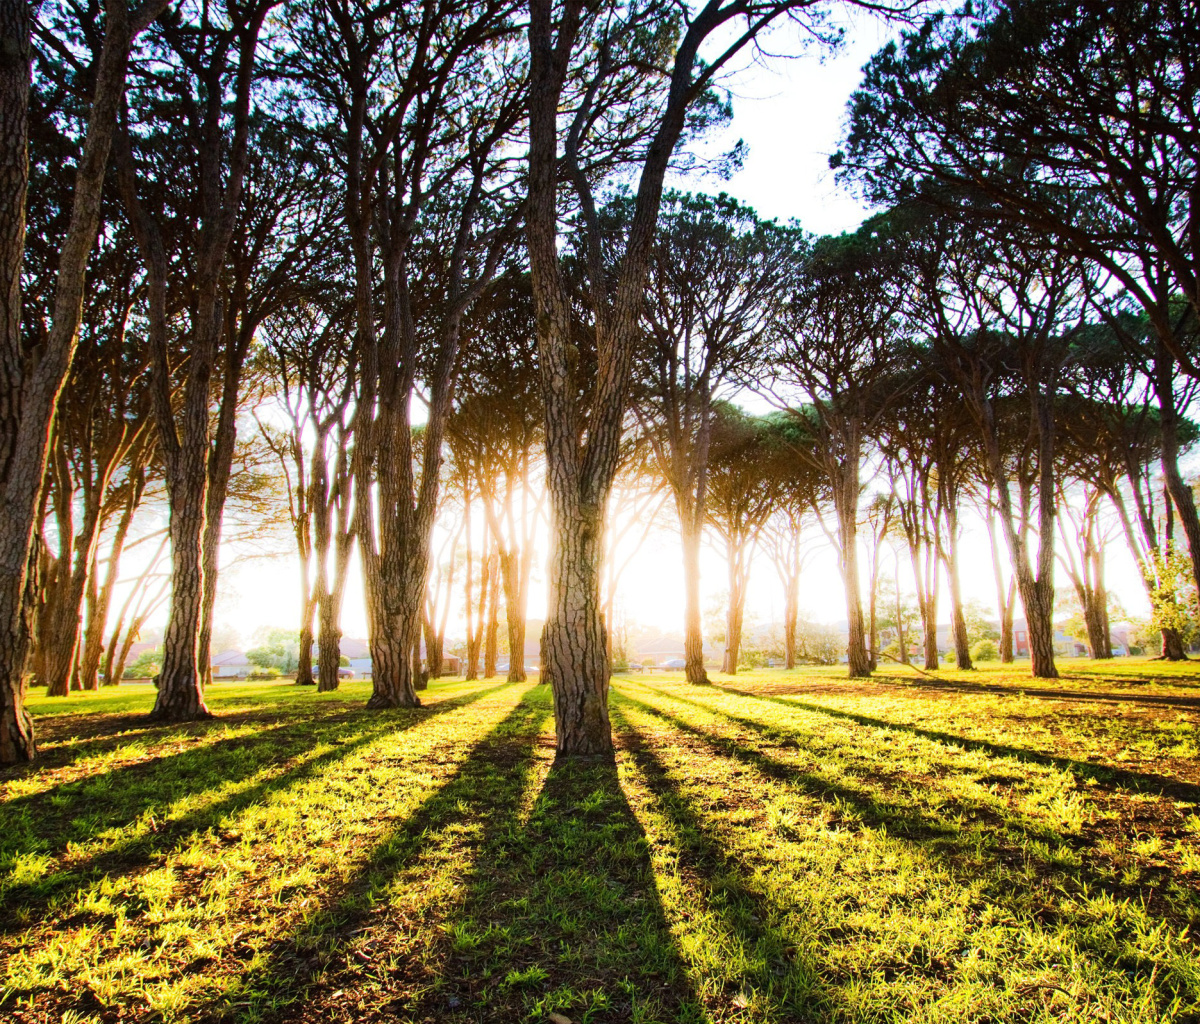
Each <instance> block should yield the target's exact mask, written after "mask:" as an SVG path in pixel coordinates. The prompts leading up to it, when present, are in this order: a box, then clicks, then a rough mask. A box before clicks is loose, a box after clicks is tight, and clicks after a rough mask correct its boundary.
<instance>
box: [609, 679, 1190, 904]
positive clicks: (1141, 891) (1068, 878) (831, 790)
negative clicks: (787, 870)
mask: <svg viewBox="0 0 1200 1024" xmlns="http://www.w3.org/2000/svg"><path fill="white" fill-rule="evenodd" d="M656 692H659V693H661V691H656ZM619 696H620V699H621V700H623V701H627V702H628V703H630V704H632V705H634V706H636V707H638V708H639V709H641V710H642V711H643V712H644V713H645V714H648V715H651V716H653V717H655V718H658V719H659V720H661V721H663V722H665V723H667V724H668V725H669V726H671V728H673V729H676V730H678V731H679V732H681V733H683V734H685V735H687V736H691V737H694V738H695V739H697V740H699V741H700V742H702V743H703V744H705V745H706V746H707V747H709V749H711V750H713V751H714V752H716V753H718V754H722V755H724V756H726V757H731V758H733V759H734V760H737V761H740V762H742V763H743V764H747V765H750V766H752V767H754V768H756V769H757V770H758V771H760V772H762V773H763V774H764V775H766V776H767V777H768V778H771V779H774V780H775V781H777V782H782V783H784V784H786V785H790V786H793V787H795V788H797V789H799V790H800V791H801V792H804V793H806V794H808V795H810V796H815V797H817V798H818V799H821V800H827V801H828V800H832V801H835V802H836V803H838V804H840V805H842V806H845V807H847V808H849V809H850V810H851V811H852V813H853V815H854V816H857V817H858V818H859V819H860V820H861V821H862V822H863V823H864V824H866V825H869V826H871V827H873V828H880V827H882V828H885V829H886V830H887V832H888V833H890V834H892V835H893V836H896V837H899V838H901V839H903V841H905V842H910V843H913V844H915V845H918V846H921V847H924V848H927V849H929V850H930V851H931V852H933V853H936V855H937V856H938V857H939V858H940V859H941V860H942V862H943V863H944V864H945V865H946V867H947V868H948V869H949V870H950V871H951V872H952V873H953V874H954V875H955V876H956V877H957V878H958V879H959V880H960V881H961V882H963V884H969V883H970V882H972V881H975V880H977V879H978V878H979V877H980V869H979V862H980V861H981V860H983V858H984V857H987V858H989V859H990V860H991V862H992V864H994V865H1004V866H1005V867H1011V866H1013V865H1017V864H1020V863H1021V862H1022V861H1023V860H1024V859H1025V857H1026V856H1027V855H1028V854H1027V851H1025V850H1022V849H1020V848H1017V847H1015V846H1014V845H1013V844H1011V843H1007V842H1005V841H1004V837H1003V833H1002V832H1001V830H1000V829H997V828H988V827H982V826H984V825H986V822H976V823H974V825H975V827H973V828H971V829H966V830H964V829H961V828H958V827H954V826H952V825H950V824H948V823H947V822H946V821H944V820H943V819H942V818H941V817H940V816H938V815H936V814H933V813H930V812H927V811H923V810H921V809H920V808H918V807H913V806H911V805H907V806H906V805H902V804H896V803H893V802H890V801H887V800H881V799H877V797H876V795H875V794H873V793H871V792H870V791H869V790H864V789H860V788H858V787H854V786H848V785H846V784H845V783H842V782H837V781H834V780H831V779H827V778H825V777H823V776H821V775H818V774H816V773H813V772H809V771H805V770H803V769H801V768H797V767H796V766H795V765H792V764H788V763H786V762H784V761H780V760H778V759H776V758H773V757H771V756H769V755H768V754H765V753H763V752H762V751H760V750H755V749H753V748H749V747H745V746H742V745H741V744H739V743H738V742H736V741H735V740H732V739H729V738H727V737H722V736H719V735H715V734H713V733H710V732H708V731H706V730H704V729H701V728H699V727H697V726H694V725H691V724H689V723H688V722H685V721H683V720H682V719H680V718H678V717H676V716H674V715H672V714H670V713H669V712H667V711H664V710H663V709H661V708H658V707H655V706H654V705H652V704H647V703H646V702H645V701H640V700H638V699H637V698H635V697H631V696H630V695H629V694H626V693H622V694H620V695H619ZM662 696H665V697H667V699H680V698H674V697H673V696H672V695H668V694H662ZM685 702H687V703H693V704H696V706H698V707H701V708H703V709H704V710H705V711H708V712H710V713H713V714H716V715H719V716H721V717H725V718H727V719H730V720H735V721H737V722H738V723H739V724H744V725H746V726H747V727H750V728H753V729H755V730H756V731H758V732H759V733H760V734H764V733H768V732H771V731H773V730H771V727H769V726H766V725H764V724H763V723H756V722H754V721H753V720H752V719H742V718H735V717H734V716H732V715H729V714H726V713H725V712H722V711H719V710H718V709H716V708H712V707H710V706H706V705H703V704H700V703H698V702H695V701H685ZM774 731H777V730H774ZM993 813H994V812H993ZM1005 826H1006V827H1007V828H1008V829H1009V830H1015V831H1017V832H1021V833H1023V834H1025V835H1026V836H1028V837H1029V838H1031V839H1038V840H1043V841H1044V840H1045V839H1046V838H1047V835H1046V834H1042V833H1039V832H1037V831H1034V830H1032V829H1029V828H1025V827H1023V826H1021V825H1019V824H1018V823H1016V822H1012V821H1008V822H1005ZM1052 837H1053V838H1054V839H1055V840H1056V841H1058V842H1066V841H1067V840H1068V839H1069V837H1064V836H1062V835H1060V834H1059V833H1052ZM1070 845H1073V846H1074V847H1075V848H1076V849H1080V847H1081V844H1079V843H1073V844H1070ZM1084 848H1085V852H1087V851H1086V844H1085V846H1084ZM1039 870H1040V871H1041V872H1042V873H1043V874H1045V875H1047V876H1050V877H1052V878H1053V879H1054V880H1055V884H1056V885H1057V886H1058V887H1059V888H1061V889H1062V890H1064V891H1072V892H1074V891H1079V890H1080V888H1081V883H1082V884H1083V885H1085V886H1088V887H1092V888H1094V889H1099V890H1102V891H1104V892H1107V893H1110V894H1113V895H1115V896H1118V897H1120V898H1125V897H1128V896H1131V895H1132V896H1134V897H1136V898H1138V899H1141V900H1142V901H1143V902H1144V903H1146V904H1147V906H1149V905H1150V903H1151V902H1153V904H1154V909H1155V912H1156V913H1158V914H1159V915H1160V916H1163V917H1169V918H1175V917H1178V916H1179V915H1178V913H1177V912H1176V911H1175V910H1174V909H1173V908H1171V907H1170V905H1169V904H1168V903H1165V902H1164V901H1163V900H1162V899H1161V893H1157V892H1156V890H1157V889H1159V888H1161V887H1160V886H1158V885H1157V884H1152V885H1151V886H1150V887H1149V889H1148V890H1147V889H1145V888H1143V887H1142V886H1139V885H1133V886H1122V885H1120V884H1118V883H1116V882H1115V881H1114V880H1113V879H1112V878H1111V877H1105V876H1103V875H1102V874H1100V872H1098V871H1096V870H1095V869H1093V868H1092V867H1091V866H1090V865H1089V864H1088V863H1087V861H1086V860H1085V861H1084V863H1083V864H1082V865H1080V866H1077V867H1072V868H1070V869H1067V868H1062V867H1059V866H1057V865H1053V864H1048V863H1045V862H1042V863H1040V864H1039ZM989 891H990V892H991V898H992V899H994V900H995V901H996V902H997V903H999V904H1002V905H1008V904H1009V903H1011V902H1012V901H1013V899H1014V893H1013V892H1012V891H1011V890H1009V889H1006V888H1003V887H997V886H996V885H995V884H994V883H991V882H989Z"/></svg>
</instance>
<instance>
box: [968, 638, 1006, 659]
mask: <svg viewBox="0 0 1200 1024" xmlns="http://www.w3.org/2000/svg"><path fill="white" fill-rule="evenodd" d="M971 660H972V661H999V660H1000V648H998V647H997V646H996V642H995V641H994V640H980V641H979V643H977V644H976V645H975V646H974V647H972V648H971Z"/></svg>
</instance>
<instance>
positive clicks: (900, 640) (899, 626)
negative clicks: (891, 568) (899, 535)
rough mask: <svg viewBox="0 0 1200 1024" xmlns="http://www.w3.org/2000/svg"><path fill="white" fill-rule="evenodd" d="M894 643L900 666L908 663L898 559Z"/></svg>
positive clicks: (898, 560) (898, 562) (898, 561)
mask: <svg viewBox="0 0 1200 1024" xmlns="http://www.w3.org/2000/svg"><path fill="white" fill-rule="evenodd" d="M896 643H897V645H899V647H900V664H901V665H907V664H908V663H909V662H908V638H907V637H906V636H905V635H904V605H903V603H902V602H901V600H900V559H899V558H897V559H896Z"/></svg>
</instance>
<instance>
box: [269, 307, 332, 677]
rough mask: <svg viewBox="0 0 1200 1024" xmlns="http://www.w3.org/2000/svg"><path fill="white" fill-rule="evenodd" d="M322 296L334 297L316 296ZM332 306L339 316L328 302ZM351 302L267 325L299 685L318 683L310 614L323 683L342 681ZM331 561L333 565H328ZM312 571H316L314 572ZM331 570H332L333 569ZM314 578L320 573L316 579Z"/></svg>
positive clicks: (295, 311) (272, 438)
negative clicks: (283, 426)
mask: <svg viewBox="0 0 1200 1024" xmlns="http://www.w3.org/2000/svg"><path fill="white" fill-rule="evenodd" d="M319 298H328V296H325V297H319ZM331 304H332V305H333V306H334V310H333V312H332V313H330V312H329V311H327V309H326V308H324V307H325V306H327V305H331ZM350 317H351V311H350V310H349V309H348V308H346V307H345V304H337V303H328V302H320V301H310V302H302V303H297V304H296V305H295V306H292V307H290V308H288V309H283V310H279V311H278V312H276V313H275V314H274V315H273V316H272V317H271V318H269V319H268V320H267V322H266V323H265V324H264V328H265V329H264V332H263V333H264V337H265V341H266V352H265V353H264V359H265V361H266V363H267V365H268V366H269V368H270V372H271V374H272V376H273V377H274V382H275V385H276V387H277V388H278V393H277V394H278V401H279V402H280V403H282V405H283V407H284V409H285V411H286V412H287V415H288V419H289V420H290V423H291V430H290V431H289V432H288V434H287V435H286V436H280V435H277V434H276V432H274V431H272V430H271V429H270V428H269V427H267V426H265V425H264V424H262V423H260V424H259V426H260V430H261V431H262V433H263V435H264V438H266V439H267V441H268V443H269V444H270V445H271V447H272V449H273V450H274V451H275V453H276V456H277V457H278V458H279V461H280V465H281V467H282V469H283V473H284V477H285V480H286V481H287V488H288V505H289V510H290V513H291V520H292V529H293V533H294V534H295V537H296V546H297V553H298V555H299V557H300V567H301V587H300V589H301V595H300V597H301V619H300V657H299V665H298V668H297V676H296V682H297V683H301V684H311V683H312V682H313V681H314V680H313V676H312V648H313V616H314V613H315V614H316V615H317V618H318V624H319V625H318V631H317V647H318V670H317V680H316V682H317V688H318V690H319V691H320V692H322V693H325V692H328V691H330V690H336V689H337V688H338V685H339V679H338V671H337V670H338V663H339V657H340V654H341V636H342V631H341V627H340V624H339V620H340V617H341V609H342V599H343V595H344V593H345V588H346V579H347V575H348V572H349V567H350V556H351V552H352V550H353V545H354V532H353V530H352V528H351V526H350V514H351V508H352V507H353V496H352V486H351V480H350V465H349V458H348V450H349V447H350V443H351V437H352V424H351V419H350V415H351V414H350V412H349V408H350V404H351V401H352V399H353V395H354V385H355V375H354V372H353V366H352V364H351V353H350V339H349V337H348V334H349V330H348V322H349V320H350ZM331 563H332V565H331ZM310 567H311V570H310ZM331 569H332V571H331ZM310 575H314V576H315V579H313V580H312V581H311V583H310Z"/></svg>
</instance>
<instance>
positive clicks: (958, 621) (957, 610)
mask: <svg viewBox="0 0 1200 1024" xmlns="http://www.w3.org/2000/svg"><path fill="white" fill-rule="evenodd" d="M947 532H948V534H949V536H948V537H947V539H946V547H945V549H944V550H943V553H942V564H943V565H944V566H945V568H946V580H947V582H948V583H949V584H950V626H951V632H952V633H953V635H954V660H955V667H957V668H959V669H961V670H963V671H967V670H969V669H971V668H973V667H974V666H973V665H972V664H971V645H970V642H969V640H968V639H967V619H966V616H965V615H964V614H963V599H962V583H961V582H960V580H959V578H958V543H957V541H958V538H957V533H958V517H957V516H954V517H952V518H951V519H949V520H948V521H947Z"/></svg>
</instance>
